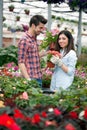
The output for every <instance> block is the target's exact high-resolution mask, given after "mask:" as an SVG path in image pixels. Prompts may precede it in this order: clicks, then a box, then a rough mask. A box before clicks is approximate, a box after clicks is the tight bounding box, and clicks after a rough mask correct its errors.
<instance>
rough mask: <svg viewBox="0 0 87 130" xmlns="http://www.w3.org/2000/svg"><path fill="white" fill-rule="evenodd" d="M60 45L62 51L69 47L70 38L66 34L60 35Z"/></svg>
mask: <svg viewBox="0 0 87 130" xmlns="http://www.w3.org/2000/svg"><path fill="white" fill-rule="evenodd" d="M58 43H59V45H60V47H61V48H62V49H65V48H66V47H67V45H68V38H67V37H66V35H64V34H60V35H59V38H58Z"/></svg>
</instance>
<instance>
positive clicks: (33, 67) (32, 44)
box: [18, 33, 42, 79]
mask: <svg viewBox="0 0 87 130" xmlns="http://www.w3.org/2000/svg"><path fill="white" fill-rule="evenodd" d="M19 63H24V64H25V66H26V69H27V72H28V74H29V76H30V78H36V79H38V78H39V79H41V78H42V73H41V69H40V57H39V50H38V44H37V40H36V39H35V38H34V37H32V36H30V35H29V34H28V33H25V35H24V36H23V38H22V39H20V41H19V43H18V64H19Z"/></svg>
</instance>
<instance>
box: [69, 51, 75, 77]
mask: <svg viewBox="0 0 87 130" xmlns="http://www.w3.org/2000/svg"><path fill="white" fill-rule="evenodd" d="M76 63H77V56H76V52H75V51H73V50H71V51H70V52H69V54H68V58H67V66H68V75H72V74H73V73H74V72H75V66H76Z"/></svg>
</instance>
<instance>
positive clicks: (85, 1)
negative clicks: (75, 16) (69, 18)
mask: <svg viewBox="0 0 87 130" xmlns="http://www.w3.org/2000/svg"><path fill="white" fill-rule="evenodd" d="M68 4H69V6H70V8H71V9H72V10H79V9H83V11H85V10H86V11H87V0H68Z"/></svg>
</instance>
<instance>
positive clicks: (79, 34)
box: [77, 8, 82, 57]
mask: <svg viewBox="0 0 87 130" xmlns="http://www.w3.org/2000/svg"><path fill="white" fill-rule="evenodd" d="M78 21H79V22H78V35H77V55H78V57H79V56H80V55H81V46H82V45H81V44H82V43H81V37H82V36H81V34H82V9H81V8H80V9H79V20H78Z"/></svg>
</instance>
